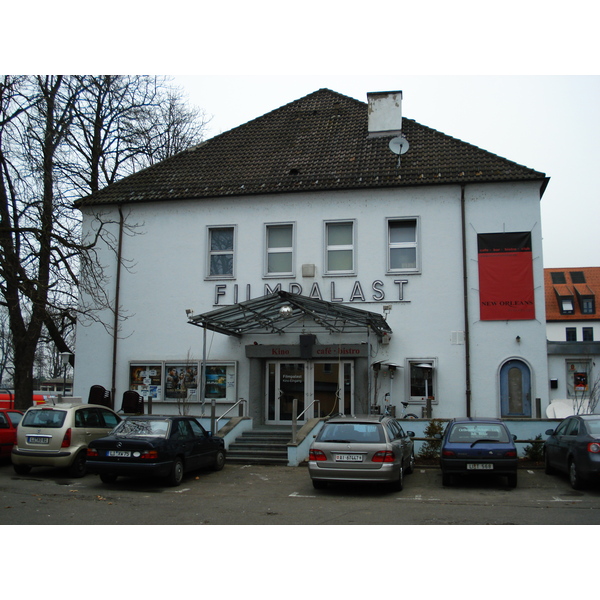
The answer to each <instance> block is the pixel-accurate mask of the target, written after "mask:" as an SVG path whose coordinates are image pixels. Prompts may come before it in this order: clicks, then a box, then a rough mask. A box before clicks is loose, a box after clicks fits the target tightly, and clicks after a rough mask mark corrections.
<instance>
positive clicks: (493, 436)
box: [440, 418, 519, 487]
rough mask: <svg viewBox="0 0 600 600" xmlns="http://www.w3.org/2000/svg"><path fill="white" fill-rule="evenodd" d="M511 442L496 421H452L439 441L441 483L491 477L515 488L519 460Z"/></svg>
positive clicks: (506, 431)
mask: <svg viewBox="0 0 600 600" xmlns="http://www.w3.org/2000/svg"><path fill="white" fill-rule="evenodd" d="M514 440H515V436H513V435H511V433H510V431H509V430H508V428H507V427H506V425H505V424H504V423H503V422H502V421H500V420H499V419H476V418H464V419H453V420H452V421H450V422H449V423H448V425H447V427H446V431H445V432H444V436H443V439H442V447H441V451H440V466H441V469H442V484H443V485H446V486H447V485H451V484H452V483H453V480H454V477H455V476H456V475H482V474H493V475H503V476H506V478H507V480H508V485H509V487H516V485H517V467H518V464H519V460H518V457H517V448H516V447H515V443H514Z"/></svg>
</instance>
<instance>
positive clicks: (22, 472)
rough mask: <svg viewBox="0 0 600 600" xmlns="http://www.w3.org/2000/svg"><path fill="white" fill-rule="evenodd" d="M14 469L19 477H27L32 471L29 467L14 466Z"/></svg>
mask: <svg viewBox="0 0 600 600" xmlns="http://www.w3.org/2000/svg"><path fill="white" fill-rule="evenodd" d="M13 469H14V470H15V473H16V474H17V475H27V474H28V473H29V471H31V467H30V466H29V465H13Z"/></svg>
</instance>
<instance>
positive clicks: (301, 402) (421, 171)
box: [74, 89, 549, 426]
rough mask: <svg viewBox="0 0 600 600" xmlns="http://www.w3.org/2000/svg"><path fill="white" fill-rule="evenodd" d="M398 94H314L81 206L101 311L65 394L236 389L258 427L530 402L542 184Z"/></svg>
mask: <svg viewBox="0 0 600 600" xmlns="http://www.w3.org/2000/svg"><path fill="white" fill-rule="evenodd" d="M401 100H402V93H401V92H377V93H372V94H367V102H361V101H358V100H356V99H353V98H350V97H347V96H344V95H341V94H339V93H336V92H333V91H331V90H327V89H321V90H318V91H316V92H314V93H311V94H309V95H307V96H305V97H303V98H300V99H298V100H296V101H293V102H291V103H289V104H287V105H285V106H282V107H280V108H277V109H275V110H273V111H272V112H270V113H267V114H266V115H263V116H261V117H258V118H256V119H255V120H253V121H250V122H248V123H246V124H244V125H242V126H240V127H237V128H235V129H232V130H230V131H227V132H225V133H223V134H221V135H218V136H216V137H214V138H211V139H209V140H208V141H206V142H204V143H202V144H200V145H198V146H196V147H194V148H191V149H189V150H187V151H185V152H182V153H180V154H178V155H176V156H174V157H172V158H170V159H167V160H165V161H163V162H161V163H159V164H156V165H154V166H152V167H150V168H148V169H145V170H143V171H140V172H138V173H136V174H134V175H131V176H129V177H126V178H124V179H123V180H121V181H119V182H117V183H115V184H113V185H111V186H108V187H107V188H105V189H103V190H100V191H99V192H97V193H95V194H94V195H91V196H89V197H86V198H82V199H81V200H79V201H78V203H77V206H78V208H79V209H80V210H81V212H82V214H83V220H84V229H83V231H84V239H90V238H91V236H93V235H94V233H95V231H96V229H97V227H98V223H99V219H101V220H103V221H104V222H105V227H106V228H107V230H108V231H110V233H111V235H112V239H113V243H112V244H110V247H109V246H106V247H102V248H99V259H100V262H101V263H102V265H103V266H104V267H105V270H106V274H107V276H108V280H107V284H106V287H105V289H104V291H105V293H106V295H107V297H108V299H109V300H110V303H111V306H112V309H110V310H109V309H107V310H105V311H104V313H101V314H100V316H101V317H102V320H103V322H104V324H101V323H99V322H97V321H91V320H85V321H84V320H82V321H81V322H80V324H79V325H78V328H77V342H76V365H75V376H74V386H75V388H74V393H75V395H76V396H81V397H83V398H84V399H87V397H88V392H89V390H90V388H91V386H94V385H100V386H103V387H105V388H106V389H107V390H110V391H111V392H112V396H113V402H114V406H115V408H117V409H118V408H120V405H121V399H122V395H123V393H124V392H126V391H128V390H134V391H137V392H138V393H139V394H141V395H142V396H143V397H144V398H145V401H146V404H148V403H149V402H150V401H151V406H152V411H153V412H154V413H166V414H176V413H178V412H180V411H182V410H184V411H186V412H188V413H189V414H192V415H201V414H206V410H207V406H208V405H210V404H212V403H213V401H214V402H215V405H216V409H217V412H218V413H219V414H222V413H224V412H225V411H227V410H228V409H230V408H231V407H232V406H234V405H235V403H236V402H237V401H238V400H240V399H244V400H245V403H244V405H245V407H244V411H246V414H247V415H248V416H250V417H251V418H252V420H253V422H254V423H255V424H257V425H261V426H262V425H270V424H273V425H278V426H281V425H286V424H289V423H291V420H292V418H293V414H292V412H293V410H294V408H293V407H294V406H296V407H297V408H296V416H298V415H300V417H299V422H304V421H306V420H307V419H309V418H313V417H318V416H319V417H323V416H327V415H330V414H335V413H344V414H362V413H368V412H371V411H381V410H384V409H385V407H386V405H387V406H389V407H393V410H395V412H396V415H398V416H399V415H401V413H402V410H403V406H402V402H407V403H408V408H407V410H408V411H409V412H411V413H415V414H417V415H418V416H422V415H425V411H426V410H427V409H428V408H429V409H430V411H431V412H430V414H431V416H433V417H438V418H450V417H455V416H465V415H468V416H488V417H489V416H492V417H505V418H510V417H518V418H528V417H532V418H535V417H538V416H543V415H544V414H545V413H544V411H545V408H546V406H547V405H548V401H549V399H548V395H549V392H548V385H549V384H548V382H549V377H548V366H547V362H548V361H547V348H546V318H545V296H544V270H543V260H542V229H541V214H540V201H541V197H542V195H543V193H544V190H545V188H546V185H547V183H548V178H547V177H546V175H545V174H544V173H541V172H539V171H536V170H534V169H531V168H528V167H525V166H522V165H518V164H516V163H514V162H512V161H510V160H507V159H505V158H502V157H499V156H497V155H495V154H493V153H491V152H488V151H486V150H483V149H480V148H477V147H475V146H472V145H470V144H468V143H466V142H463V141H460V140H458V139H455V138H452V137H450V136H447V135H445V134H443V133H441V132H438V131H436V130H434V129H431V128H428V127H426V126H424V125H421V124H419V123H416V122H415V121H413V120H410V119H407V118H404V117H403V116H402V104H401ZM523 135H527V133H526V132H524V133H523ZM119 258H120V260H119ZM89 300H90V298H89V297H86V295H85V294H84V293H83V292H82V304H85V303H88V302H89ZM115 315H116V317H117V319H118V322H119V327H118V332H117V333H116V334H115V330H114V323H115ZM294 401H295V402H294ZM236 414H237V412H236Z"/></svg>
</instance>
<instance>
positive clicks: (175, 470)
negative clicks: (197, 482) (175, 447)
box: [169, 458, 183, 486]
mask: <svg viewBox="0 0 600 600" xmlns="http://www.w3.org/2000/svg"><path fill="white" fill-rule="evenodd" d="M182 479H183V461H182V460H181V459H180V458H176V459H175V462H174V463H173V467H172V468H171V474H170V475H169V484H170V485H172V486H177V485H179V484H180V483H181V481H182Z"/></svg>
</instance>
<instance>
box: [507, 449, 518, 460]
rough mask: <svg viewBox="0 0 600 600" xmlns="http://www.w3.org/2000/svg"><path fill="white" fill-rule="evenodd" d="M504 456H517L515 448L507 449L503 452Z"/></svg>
mask: <svg viewBox="0 0 600 600" xmlns="http://www.w3.org/2000/svg"><path fill="white" fill-rule="evenodd" d="M504 458H517V451H516V450H508V451H507V452H505V453H504Z"/></svg>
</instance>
